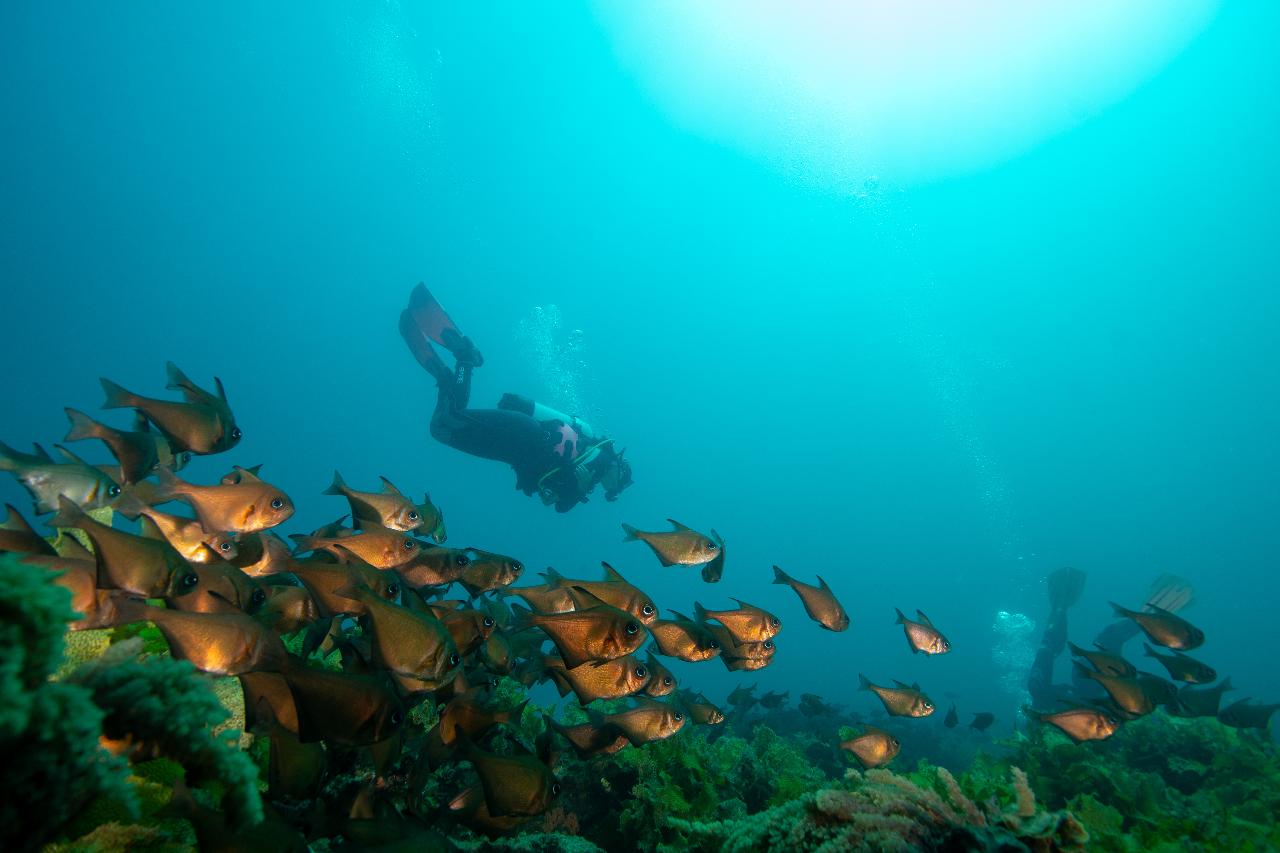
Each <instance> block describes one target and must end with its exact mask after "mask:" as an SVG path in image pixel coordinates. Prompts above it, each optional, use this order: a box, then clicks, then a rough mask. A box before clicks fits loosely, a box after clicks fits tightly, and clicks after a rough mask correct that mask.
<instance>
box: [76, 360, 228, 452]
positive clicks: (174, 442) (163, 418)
mask: <svg viewBox="0 0 1280 853" xmlns="http://www.w3.org/2000/svg"><path fill="white" fill-rule="evenodd" d="M215 381H216V380H215ZM101 382H102V390H103V391H105V392H106V394H107V399H106V402H104V403H103V404H102V408H104V409H123V408H131V409H137V410H138V411H139V412H141V413H142V414H144V415H146V417H147V419H148V420H149V421H151V423H153V424H155V427H156V429H158V430H159V431H160V434H161V435H163V436H164V437H165V439H166V440H167V441H168V442H169V446H170V447H172V448H173V451H174V452H175V453H180V452H182V451H190V452H191V453H195V454H197V455H201V456H203V455H207V454H210V453H220V452H222V451H224V450H230V449H231V448H232V447H235V445H236V444H238V443H239V441H240V438H241V432H240V427H238V426H236V424H235V419H234V418H230V417H229V413H230V409H229V408H228V407H227V405H226V400H225V398H219V402H218V404H217V405H209V404H207V403H204V402H177V401H174V400H158V399H155V398H153V397H144V396H142V395H141V394H134V393H133V392H131V391H127V390H125V389H124V388H122V387H121V386H119V385H117V384H116V383H114V382H112V381H111V380H110V379H102V380H101ZM218 390H219V392H221V391H222V383H221V382H219V383H218Z"/></svg>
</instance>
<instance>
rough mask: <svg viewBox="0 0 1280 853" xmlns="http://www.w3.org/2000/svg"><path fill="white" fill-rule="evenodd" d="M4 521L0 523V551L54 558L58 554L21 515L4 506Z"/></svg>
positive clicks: (11, 507) (10, 507) (8, 505)
mask: <svg viewBox="0 0 1280 853" xmlns="http://www.w3.org/2000/svg"><path fill="white" fill-rule="evenodd" d="M4 509H5V517H4V521H0V551H12V552H14V553H18V554H44V555H46V556H49V557H55V556H57V555H58V552H57V551H56V550H54V547H53V546H52V545H51V544H49V541H48V540H47V539H45V538H44V537H43V536H41V535H40V534H39V533H36V531H35V528H34V527H32V526H31V525H30V524H29V523H27V520H26V519H25V518H23V517H22V513H20V512H18V511H17V510H16V509H14V508H13V505H12V504H5V506H4Z"/></svg>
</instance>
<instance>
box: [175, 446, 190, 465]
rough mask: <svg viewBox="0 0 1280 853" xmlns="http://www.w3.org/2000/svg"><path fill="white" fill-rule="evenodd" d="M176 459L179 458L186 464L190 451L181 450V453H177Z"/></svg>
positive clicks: (188, 460)
mask: <svg viewBox="0 0 1280 853" xmlns="http://www.w3.org/2000/svg"><path fill="white" fill-rule="evenodd" d="M178 459H179V460H181V462H182V464H183V465H186V464H187V463H188V462H190V461H191V451H190V450H184V451H182V452H181V453H179V454H178Z"/></svg>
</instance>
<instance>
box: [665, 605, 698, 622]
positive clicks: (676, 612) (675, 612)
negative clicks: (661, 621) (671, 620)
mask: <svg viewBox="0 0 1280 853" xmlns="http://www.w3.org/2000/svg"><path fill="white" fill-rule="evenodd" d="M667 612H668V613H670V614H671V615H672V616H674V617H676V618H677V619H679V620H681V621H683V622H692V621H693V620H692V619H690V618H689V617H688V616H685V615H684V614H683V613H681V612H680V611H679V610H672V609H671V608H670V607H668V608H667Z"/></svg>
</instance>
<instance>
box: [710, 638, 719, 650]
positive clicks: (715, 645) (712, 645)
mask: <svg viewBox="0 0 1280 853" xmlns="http://www.w3.org/2000/svg"><path fill="white" fill-rule="evenodd" d="M709 648H713V649H718V648H720V644H719V643H717V642H716V641H715V640H712V641H711V645H710V646H709Z"/></svg>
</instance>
